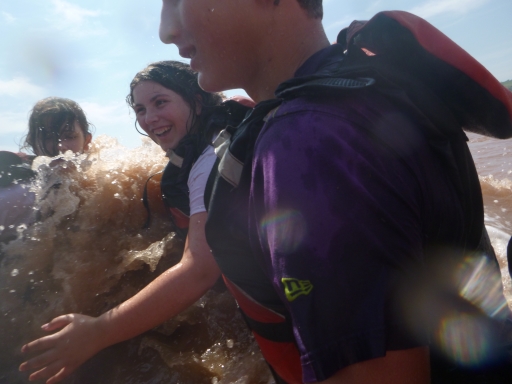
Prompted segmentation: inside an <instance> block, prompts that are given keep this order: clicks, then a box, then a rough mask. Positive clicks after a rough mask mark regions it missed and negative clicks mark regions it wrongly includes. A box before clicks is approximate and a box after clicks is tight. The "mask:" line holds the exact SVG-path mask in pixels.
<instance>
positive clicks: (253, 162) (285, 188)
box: [206, 45, 465, 383]
mask: <svg viewBox="0 0 512 384" xmlns="http://www.w3.org/2000/svg"><path fill="white" fill-rule="evenodd" d="M339 49H340V48H339V47H337V46H336V45H335V46H331V47H328V48H326V49H324V50H322V51H320V52H318V53H316V54H315V55H313V56H312V57H311V58H309V59H308V60H307V61H306V62H305V64H304V65H303V66H302V67H301V68H300V69H299V70H298V72H297V73H296V76H297V77H301V76H307V75H310V74H314V73H318V72H319V71H321V70H322V68H323V67H325V66H329V65H330V64H331V63H333V62H334V61H336V60H338V58H339V55H340V52H339ZM269 103H270V104H271V103H272V102H264V103H260V104H259V105H258V106H256V108H255V110H254V111H253V115H254V116H255V117H254V119H255V120H258V119H259V120H260V122H259V124H260V125H259V128H261V120H262V118H263V117H264V116H265V119H264V120H265V123H264V124H263V127H262V128H261V131H258V130H255V133H251V131H250V130H251V128H250V127H249V128H247V129H246V131H247V132H248V133H247V134H246V135H245V137H247V138H251V137H252V140H253V141H255V144H254V143H253V144H254V149H253V154H252V157H251V156H250V155H248V156H247V157H246V159H249V162H247V161H246V163H245V166H244V167H243V170H242V171H241V172H240V180H239V183H238V184H236V183H233V182H232V181H231V182H230V183H231V184H228V183H226V182H225V180H223V179H222V177H219V178H218V180H217V181H216V183H217V185H216V186H215V187H214V191H213V195H212V200H211V204H210V208H209V219H208V223H207V226H206V231H207V233H206V234H207V239H208V242H209V244H210V246H211V247H212V250H213V253H214V256H215V258H216V260H217V262H218V264H219V266H220V268H221V270H222V271H223V274H224V276H225V278H226V280H227V282H228V286H230V287H231V288H233V287H234V288H233V289H232V291H233V290H234V291H235V297H236V298H237V300H238V301H239V304H240V306H241V309H242V311H243V312H244V313H245V315H246V317H247V318H248V323H249V325H250V326H251V327H252V328H253V331H254V332H255V335H256V338H257V340H258V341H259V342H260V345H261V346H262V350H263V353H264V356H265V357H266V358H267V360H270V358H269V357H267V355H269V356H270V355H272V353H267V354H266V350H272V348H273V347H272V345H273V344H272V343H267V344H265V343H266V342H267V341H266V339H269V340H275V341H282V342H291V343H294V344H295V346H296V348H297V350H298V353H299V355H300V365H301V367H302V368H301V372H299V377H301V378H300V379H298V378H297V376H295V378H293V379H290V377H291V376H288V378H286V377H285V379H286V381H288V382H306V383H307V382H317V381H322V380H325V379H327V378H328V377H330V376H332V375H333V374H334V373H336V372H337V371H339V370H340V369H342V368H344V367H346V366H348V365H351V364H354V363H357V362H361V361H365V360H368V359H372V358H377V357H381V356H384V355H385V354H386V351H388V350H403V349H408V348H412V347H417V346H422V345H428V340H427V339H428V336H427V334H426V332H425V334H423V335H418V334H416V335H414V336H413V335H412V334H411V333H410V332H409V329H408V327H407V324H406V320H405V318H404V316H403V313H402V311H401V309H400V304H399V301H400V300H399V299H398V297H399V291H400V288H403V287H402V286H401V285H403V282H404V281H407V279H411V275H412V274H413V271H417V270H418V269H421V267H422V266H423V265H424V264H425V262H426V260H425V252H426V249H427V248H429V247H431V246H432V245H435V246H456V245H458V244H459V243H460V241H461V238H462V237H463V233H464V230H465V213H464V210H463V208H462V205H461V202H460V201H459V197H458V194H457V191H456V187H455V186H454V185H453V182H452V180H450V176H449V174H448V172H447V171H446V169H445V168H446V164H445V163H443V162H442V161H441V160H440V158H439V157H438V156H436V154H435V153H434V151H433V150H432V148H431V146H430V145H429V143H428V142H427V139H426V138H425V136H424V134H423V131H422V129H421V128H420V122H418V121H417V120H415V118H414V117H412V116H413V114H409V113H408V111H406V110H403V109H401V108H400V107H399V106H398V105H396V104H394V103H392V102H391V101H389V100H388V99H387V98H386V97H385V96H383V95H381V94H379V93H377V92H374V91H373V90H372V89H361V90H355V91H353V92H346V93H343V94H336V95H329V94H322V93H319V94H313V95H305V96H302V97H297V98H294V99H291V100H287V101H284V102H282V103H281V104H279V103H277V104H276V106H277V105H278V106H277V107H276V108H273V109H272V111H271V112H270V113H269V114H267V113H266V112H265V113H260V115H261V116H258V113H259V112H258V111H259V109H263V110H265V108H266V111H268V109H269V108H268V106H266V105H265V104H269ZM271 107H272V106H271ZM248 120H250V117H248ZM256 125H257V124H256ZM462 136H464V135H463V134H462ZM256 137H257V140H256ZM237 141H238V143H237ZM242 141H243V140H242V139H240V137H238V138H237V137H235V138H234V140H233V141H232V143H231V146H230V151H236V146H237V144H240V142H242ZM248 141H250V140H248ZM462 141H463V139H462ZM248 148H249V150H248V152H251V149H252V148H250V146H248ZM226 157H227V156H226V155H224V158H226ZM235 157H236V153H235ZM241 160H242V161H243V160H244V159H243V158H242V159H241ZM222 163H223V161H221V167H222ZM219 172H221V170H220V168H219ZM221 174H222V172H221ZM222 183H224V184H225V186H223V184H222ZM234 186H235V188H234ZM243 295H247V297H249V298H250V299H249V300H245V299H244V298H243V297H242V296H243ZM251 300H252V301H253V302H257V303H258V304H261V305H262V306H264V307H265V308H267V309H268V310H269V311H272V312H274V313H275V314H276V315H280V316H282V317H283V319H285V320H283V323H285V324H286V327H288V328H289V332H288V333H289V334H290V335H291V338H292V340H291V341H290V340H289V339H286V333H287V331H286V329H285V328H283V327H280V326H282V325H283V324H279V325H278V324H277V323H278V320H277V319H274V318H272V316H271V313H270V312H269V313H268V315H269V316H267V317H266V318H265V316H260V317H259V318H257V319H255V318H254V316H252V315H251V314H250V313H248V312H249V311H250V312H254V313H256V312H258V311H257V309H254V308H252V309H251V308H249V307H251V305H252V304H251V303H250V301H251ZM241 301H244V302H245V303H246V304H242V303H241ZM253 309H254V311H253ZM265 319H266V320H265ZM265 321H267V322H273V323H274V324H275V325H276V327H277V328H276V329H277V330H276V331H275V332H268V335H266V334H264V333H266V332H267V331H266V330H265V329H264V327H262V328H261V329H262V331H261V332H260V331H259V329H260V328H259V325H258V322H260V323H261V322H265ZM260 336H261V337H260ZM260 340H263V341H262V342H261V341H260ZM269 345H270V346H269ZM271 352H272V351H271ZM269 363H270V365H271V366H272V368H273V369H274V370H276V371H277V373H278V374H279V375H281V377H283V375H282V374H281V373H280V372H279V369H280V368H279V367H278V366H276V365H279V363H276V365H273V364H272V361H269ZM283 372H284V371H283ZM285 374H286V372H285ZM299 380H300V381H299Z"/></svg>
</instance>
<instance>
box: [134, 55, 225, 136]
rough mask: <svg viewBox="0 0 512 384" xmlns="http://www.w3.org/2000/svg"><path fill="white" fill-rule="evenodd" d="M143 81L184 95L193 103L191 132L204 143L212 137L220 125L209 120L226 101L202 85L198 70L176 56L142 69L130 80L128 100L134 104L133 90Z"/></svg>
mask: <svg viewBox="0 0 512 384" xmlns="http://www.w3.org/2000/svg"><path fill="white" fill-rule="evenodd" d="M143 81H154V82H155V83H158V84H160V85H161V86H163V87H165V88H167V89H170V90H171V91H173V92H176V93H177V94H178V95H180V96H181V97H182V98H183V100H184V101H185V102H186V103H187V104H188V106H189V107H190V118H191V122H190V132H191V133H195V134H197V135H199V137H200V138H201V140H200V142H201V143H205V142H209V141H210V140H211V138H212V136H213V134H214V133H215V130H216V129H217V127H215V126H213V125H212V124H208V123H209V120H210V117H211V115H212V114H213V113H214V111H215V109H216V108H215V107H217V106H219V105H220V104H221V103H222V100H223V98H222V95H221V94H220V93H210V92H206V91H204V90H203V89H201V87H200V86H199V84H198V82H197V73H196V72H194V71H193V70H192V69H191V68H190V66H189V65H188V64H185V63H181V62H179V61H173V60H168V61H159V62H156V63H152V64H149V65H148V66H147V67H146V68H144V69H143V70H142V71H140V72H138V73H137V74H136V75H135V77H134V78H133V80H132V82H131V83H130V93H129V95H128V96H126V102H127V103H128V105H129V106H130V107H132V108H133V107H134V101H133V90H134V88H135V87H136V86H137V84H139V83H141V82H143ZM198 107H200V110H201V113H200V114H199V116H198V115H196V113H195V111H197V110H198ZM135 128H137V120H135ZM137 130H138V129H137Z"/></svg>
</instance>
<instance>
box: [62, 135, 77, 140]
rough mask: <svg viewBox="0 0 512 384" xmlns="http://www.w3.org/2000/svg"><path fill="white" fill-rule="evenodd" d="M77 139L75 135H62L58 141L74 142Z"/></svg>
mask: <svg viewBox="0 0 512 384" xmlns="http://www.w3.org/2000/svg"><path fill="white" fill-rule="evenodd" d="M77 137H78V135H76V134H68V135H62V136H61V137H60V138H59V140H60V141H62V140H74V139H76V138H77Z"/></svg>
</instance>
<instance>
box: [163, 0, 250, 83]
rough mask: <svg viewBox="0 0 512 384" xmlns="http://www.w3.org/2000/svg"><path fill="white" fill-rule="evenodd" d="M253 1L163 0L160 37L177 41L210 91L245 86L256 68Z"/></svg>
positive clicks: (200, 81)
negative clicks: (252, 29)
mask: <svg viewBox="0 0 512 384" xmlns="http://www.w3.org/2000/svg"><path fill="white" fill-rule="evenodd" d="M254 4H255V2H254V1H253V0H163V5H162V14H161V21H160V40H162V42H164V43H166V44H176V46H177V47H178V49H179V51H180V55H181V56H182V57H185V58H190V59H191V61H190V65H191V67H192V69H194V70H195V71H197V72H198V73H199V84H200V86H201V87H202V88H203V89H204V90H206V91H209V92H215V91H222V90H226V89H232V88H243V87H244V85H245V83H246V82H247V79H250V78H251V77H252V76H253V74H254V73H253V72H252V71H253V70H254V69H255V68H256V67H257V65H256V59H255V56H254V51H255V50H254V44H252V42H254V40H252V39H253V34H251V33H250V30H251V29H250V24H251V22H250V21H251V17H249V15H250V14H251V13H250V12H251V7H252V8H254V7H253V5H254Z"/></svg>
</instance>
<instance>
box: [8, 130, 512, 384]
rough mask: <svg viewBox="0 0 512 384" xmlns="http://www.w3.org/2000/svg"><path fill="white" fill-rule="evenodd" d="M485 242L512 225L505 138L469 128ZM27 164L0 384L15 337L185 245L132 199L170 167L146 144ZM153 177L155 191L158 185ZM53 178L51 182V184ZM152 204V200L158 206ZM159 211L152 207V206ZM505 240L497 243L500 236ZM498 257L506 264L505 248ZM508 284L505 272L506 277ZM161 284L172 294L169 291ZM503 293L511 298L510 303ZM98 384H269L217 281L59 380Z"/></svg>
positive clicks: (126, 291)
mask: <svg viewBox="0 0 512 384" xmlns="http://www.w3.org/2000/svg"><path fill="white" fill-rule="evenodd" d="M469 138H470V144H469V145H470V149H471V151H472V154H473V156H474V158H475V163H476V165H477V169H478V172H479V175H480V180H481V185H482V190H483V195H484V204H485V214H486V217H485V219H486V224H487V225H489V226H491V227H492V228H494V229H496V231H495V232H492V233H491V238H492V240H493V241H494V243H495V245H497V247H498V248H499V247H500V244H498V243H497V241H498V240H499V237H500V236H503V234H510V233H512V181H511V180H512V140H491V139H488V138H484V137H481V136H477V135H469ZM48 163H49V159H44V158H43V159H42V160H39V161H38V163H36V164H35V165H34V167H36V168H37V169H38V170H39V175H40V176H39V179H38V181H37V183H36V185H35V186H34V187H33V190H34V191H35V193H36V195H37V201H38V206H37V207H38V209H39V210H40V212H41V214H42V215H43V217H44V220H43V221H42V222H41V223H38V224H35V225H33V226H30V227H29V228H28V229H25V230H23V228H22V230H21V231H20V233H21V234H20V237H19V239H17V240H15V241H12V242H11V243H9V244H8V245H7V246H6V247H4V248H3V250H2V253H1V261H0V262H1V268H0V346H1V348H0V383H1V384H18V383H26V382H28V380H27V375H26V374H25V373H19V372H18V371H17V366H18V365H19V363H20V362H21V361H22V357H21V354H20V353H19V350H20V347H21V345H22V344H24V343H25V342H27V341H28V340H32V339H34V338H36V337H40V336H42V335H43V334H44V333H43V332H42V331H41V330H40V328H39V327H40V325H41V324H44V323H46V322H48V321H49V320H50V319H52V318H53V317H55V316H57V315H60V314H63V313H69V312H78V313H85V314H88V315H93V316H96V315H99V314H100V313H102V312H104V311H106V310H108V309H110V308H112V307H114V306H115V305H117V304H119V303H121V302H122V301H124V300H126V299H127V298H129V297H131V296H132V295H133V294H135V293H136V292H138V291H139V290H140V289H141V288H142V287H144V286H145V285H146V284H147V283H148V282H149V281H151V280H152V279H154V278H155V277H156V276H157V275H158V274H159V273H161V272H163V271H164V270H166V269H167V268H168V267H169V266H171V265H173V264H174V263H176V262H177V261H178V260H179V258H180V257H181V252H182V249H183V242H182V241H181V240H180V239H179V238H177V237H176V236H174V235H173V234H172V233H171V228H170V227H169V225H168V224H167V221H166V220H165V218H164V217H163V216H161V215H159V214H158V213H154V214H153V219H152V225H151V227H150V229H149V230H143V229H141V228H142V226H143V224H144V222H145V220H146V210H145V208H144V207H143V206H142V204H141V202H140V200H141V196H142V190H143V185H144V183H145V182H146V180H147V177H148V176H149V175H152V174H154V173H156V172H158V171H160V170H161V169H162V168H163V167H164V166H165V163H166V159H165V158H164V157H163V156H162V153H161V150H160V149H159V148H158V147H156V146H155V145H153V144H152V143H151V142H149V141H147V142H144V144H143V145H142V146H141V147H139V148H137V149H133V150H127V149H126V148H123V147H121V146H119V145H118V144H117V142H116V141H115V140H113V139H111V138H108V137H106V136H101V137H98V138H97V139H96V140H95V141H94V145H93V148H92V149H91V151H90V154H89V155H88V157H87V158H82V159H79V160H68V161H65V162H62V163H61V164H58V165H57V166H52V167H50V166H49V165H48ZM155 183H156V181H155V182H153V184H150V185H152V187H153V189H152V191H156V190H157V185H156V184H155ZM55 185H58V187H55ZM155 204H157V203H155ZM153 208H154V210H155V212H157V211H159V209H158V207H156V206H154V207H153ZM501 247H502V244H501ZM498 256H499V257H500V261H501V263H502V266H503V269H502V270H503V271H505V270H506V265H504V264H503V263H504V252H503V249H501V248H500V249H498ZM504 283H505V285H506V287H507V289H508V291H509V292H510V290H511V284H510V278H509V277H508V276H506V275H504ZM172 294H173V293H172V292H169V295H172ZM510 302H511V301H510V300H509V303H510ZM65 382H66V383H72V384H85V383H98V384H102V383H105V384H107V383H108V384H112V383H120V384H121V383H123V384H125V383H134V384H135V383H137V384H142V383H148V384H150V383H155V384H156V383H205V384H206V383H208V384H210V383H211V384H215V383H221V384H222V383H238V384H244V383H245V384H259V383H261V384H268V383H272V382H273V380H272V379H271V376H270V373H269V371H268V369H267V367H266V364H265V362H264V361H263V359H262V357H261V354H260V352H259V350H258V348H257V346H256V345H255V343H254V341H253V339H252V337H251V335H250V333H249V332H248V331H247V329H246V327H245V324H244V322H243V320H242V319H241V317H240V314H239V312H238V310H237V308H236V304H235V303H234V301H233V299H232V298H231V296H230V295H229V294H228V293H227V292H226V290H225V288H224V287H223V285H222V283H220V282H219V283H218V284H217V285H216V286H215V287H214V288H213V289H212V290H211V291H210V292H209V293H208V294H207V295H206V296H205V297H203V298H202V299H201V300H199V301H198V302H197V303H196V304H195V305H194V306H192V307H191V308H190V309H189V310H187V311H186V312H184V313H183V314H181V315H179V316H177V317H176V318H174V319H171V320H169V321H167V322H166V323H165V324H163V325H162V326H160V327H158V328H156V329H154V330H152V331H150V332H147V333H145V334H143V335H141V336H139V337H137V338H134V339H132V340H130V341H127V342H124V343H120V344H118V345H115V346H112V347H110V348H107V349H105V350H104V351H102V352H100V353H99V354H98V355H96V356H95V357H94V358H92V359H91V360H89V361H88V362H87V363H86V364H84V365H83V366H82V367H81V368H80V369H79V370H78V371H77V372H76V373H75V374H74V375H72V377H70V378H69V379H67V380H66V381H65Z"/></svg>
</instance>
